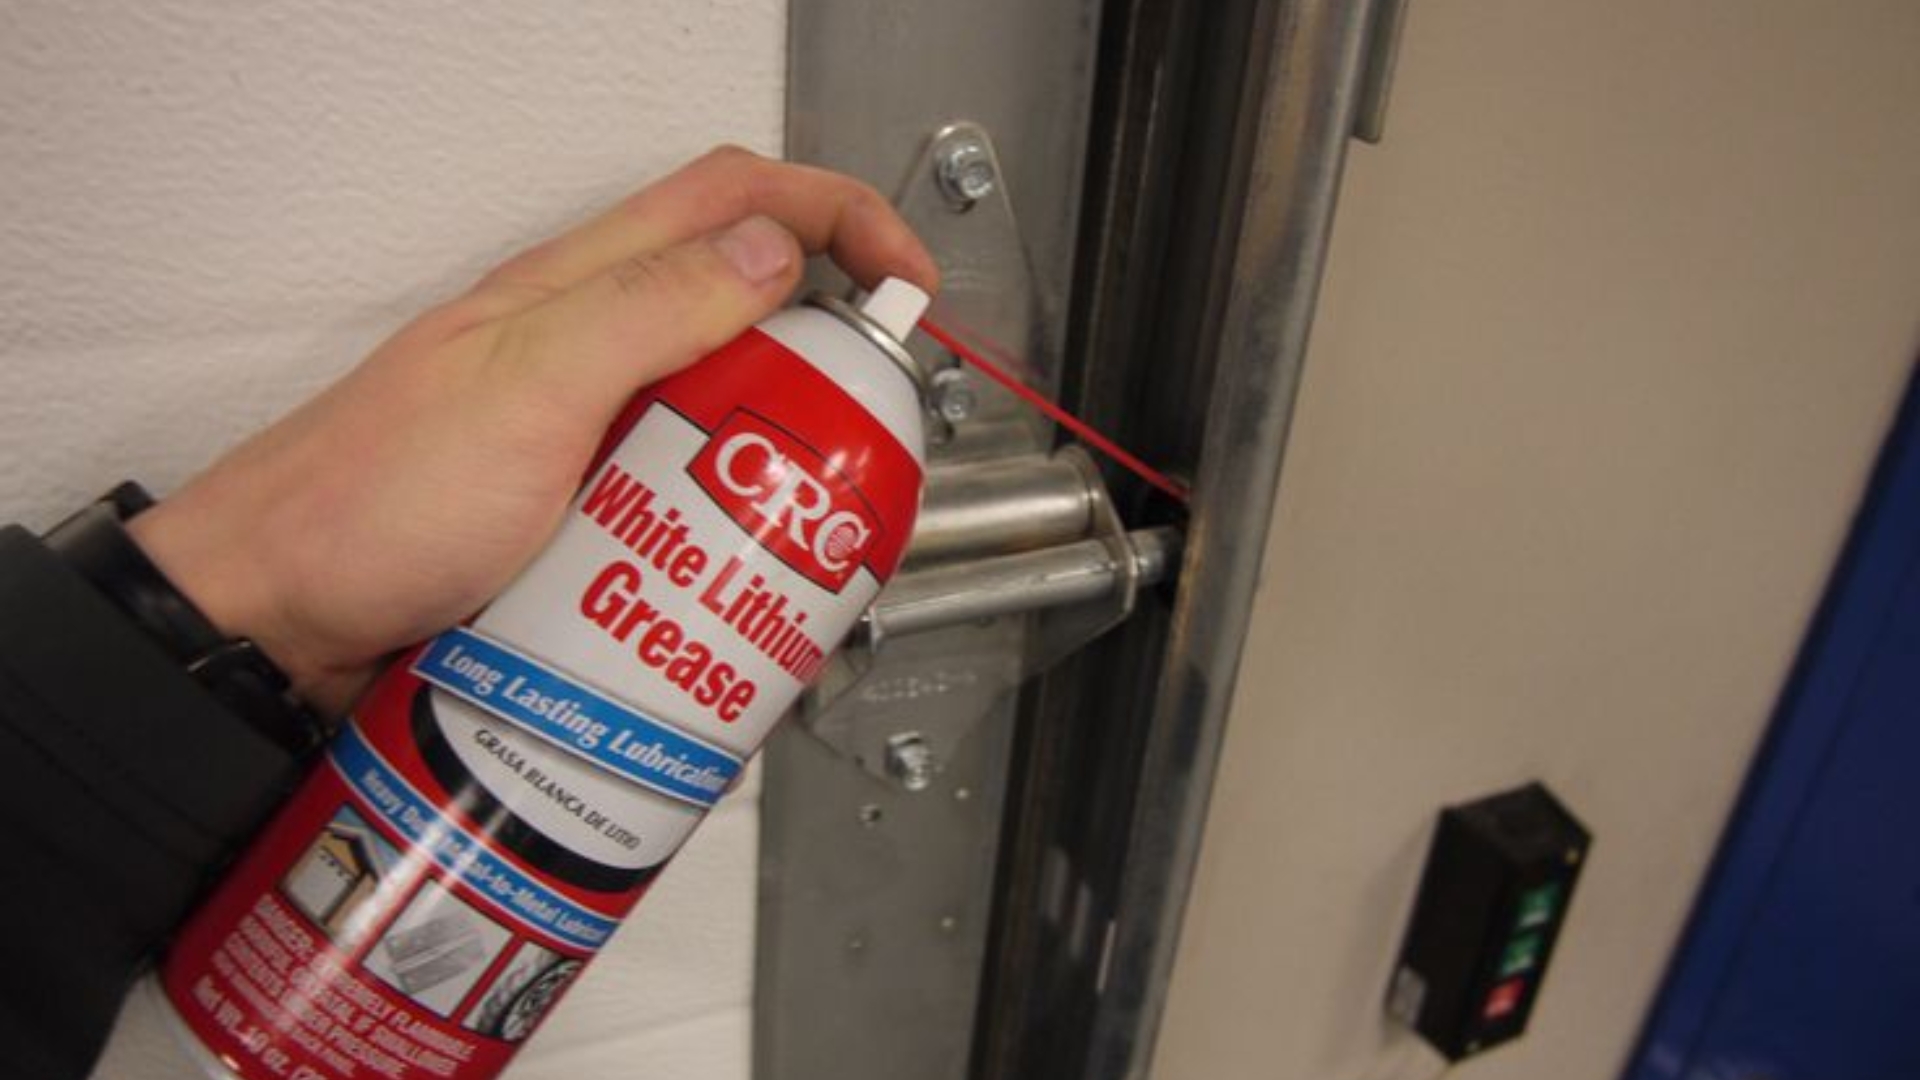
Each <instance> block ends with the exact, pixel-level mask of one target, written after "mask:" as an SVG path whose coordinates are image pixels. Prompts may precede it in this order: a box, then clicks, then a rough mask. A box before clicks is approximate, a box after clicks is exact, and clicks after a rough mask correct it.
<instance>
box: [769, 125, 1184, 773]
mask: <svg viewBox="0 0 1920 1080" xmlns="http://www.w3.org/2000/svg"><path fill="white" fill-rule="evenodd" d="M898 206H899V209H900V211H901V213H902V215H903V216H904V217H905V218H906V219H907V220H908V222H909V223H911V224H912V225H913V226H914V228H915V229H916V230H917V231H918V232H919V233H920V235H921V237H922V238H923V239H924V240H925V241H926V242H927V245H928V247H929V248H930V249H931V250H933V251H935V252H937V253H939V256H940V258H941V272H942V275H943V284H942V289H941V295H940V302H939V306H938V307H939V310H938V312H937V316H936V317H938V318H940V319H943V320H945V321H947V322H948V323H950V324H953V325H956V326H962V327H965V329H966V331H967V333H968V334H969V336H970V337H973V338H976V339H983V340H987V341H994V342H1000V343H1012V345H1013V346H1014V349H1017V350H1018V352H1017V354H1015V355H1009V353H1011V352H1013V350H1010V349H1006V348H1004V347H1003V348H1002V349H1001V350H999V351H1000V352H1001V353H1002V355H1001V356H999V357H996V359H998V360H1001V361H1004V362H1005V366H1006V367H1007V368H1008V370H1010V371H1012V372H1013V373H1015V374H1016V375H1017V376H1018V377H1020V378H1021V379H1023V380H1024V381H1026V382H1028V383H1029V385H1033V386H1036V387H1037V388H1039V389H1041V390H1042V391H1043V392H1044V391H1048V390H1050V389H1051V386H1052V382H1053V373H1052V372H1051V371H1048V370H1046V369H1045V367H1044V365H1041V364H1035V363H1031V362H1028V361H1026V360H1025V359H1024V357H1027V356H1033V355H1037V350H1038V349H1039V347H1040V338H1041V335H1040V334H1038V333H1037V332H1036V331H1037V328H1038V327H1040V326H1042V325H1044V322H1043V320H1044V319H1045V318H1046V317H1047V315H1048V313H1049V312H1050V311H1051V310H1052V308H1053V307H1054V305H1052V304H1050V303H1049V302H1048V301H1047V299H1046V298H1045V297H1043V296H1042V295H1041V294H1040V292H1039V291H1038V290H1037V288H1036V287H1035V277H1034V275H1033V273H1032V269H1031V265H1030V261H1029V258H1028V253H1027V250H1026V246H1025V244H1024V243H1023V241H1022V239H1021V235H1020V227H1019V223H1018V220H1017V219H1016V217H1015V215H1014V211H1013V203H1012V200H1011V197H1010V192H1009V191H1008V185H1007V184H1006V182H1005V179H1004V174H1003V172H1002V170H1001V166H1000V160H999V157H998V155H997V153H996V151H995V149H994V144H993V139H992V137H991V135H990V134H989V133H988V132H987V130H986V129H985V128H984V127H982V126H981V125H979V124H976V123H971V122H967V121H956V122H953V123H949V124H946V125H944V126H942V127H941V128H939V129H938V130H937V131H935V132H934V134H933V135H932V136H931V137H930V138H929V139H928V140H927V144H926V146H925V148H924V149H923V150H922V152H921V154H920V156H919V158H918V159H917V161H916V163H915V166H914V168H913V170H912V172H911V174H910V175H909V177H908V178H907V181H906V183H905V184H904V185H903V187H902V189H901V192H900V195H899V198H898ZM921 347H922V349H923V350H924V348H925V346H924V345H922V346H921ZM921 359H922V360H923V362H925V363H926V364H927V366H928V368H929V369H930V370H931V371H932V372H933V376H932V380H931V381H932V391H931V393H930V395H929V401H928V406H929V413H930V414H931V419H932V421H933V423H934V426H935V429H936V437H935V439H934V443H935V445H934V447H933V455H932V456H933V458H934V461H933V464H932V466H931V467H930V469H929V471H928V488H927V491H928V493H927V499H926V503H925V506H924V508H923V510H922V512H921V517H920V522H919V524H918V526H917V527H916V529H915V531H914V538H913V543H912V545H911V546H910V547H909V549H908V552H907V566H906V569H905V570H904V571H903V572H902V573H901V574H900V575H899V576H898V577H896V578H895V580H894V581H893V583H892V584H891V585H890V586H889V587H888V588H887V589H886V591H885V592H883V593H882V594H881V595H880V597H879V599H878V600H877V601H876V602H875V604H874V605H873V607H872V608H871V609H870V610H869V611H868V613H867V615H866V617H865V619H864V620H863V621H862V624H861V628H860V632H858V633H857V634H856V635H855V637H854V640H853V641H851V642H850V643H848V644H847V645H846V646H844V647H843V648H842V649H841V650H840V651H839V653H838V654H837V655H836V657H835V658H834V661H833V663H832V664H831V665H830V666H829V668H828V670H827V672H826V673H825V675H824V676H823V677H822V678H821V679H820V680H819V681H818V682H817V683H816V684H815V686H814V687H813V689H812V690H810V691H809V692H808V694H807V695H806V697H804V698H803V699H802V701H801V704H800V707H799V708H798V710H797V713H796V717H797V719H798V720H799V726H800V727H801V728H802V729H804V730H806V731H808V732H811V733H812V734H813V735H814V736H816V737H817V738H819V739H820V740H821V741H823V742H825V743H826V744H827V745H828V746H829V747H831V748H832V749H833V750H834V751H836V752H837V753H838V754H840V755H841V756H843V757H845V758H848V759H850V760H852V761H853V762H855V763H857V764H858V765H859V766H860V767H861V768H863V769H865V770H866V771H867V772H869V773H871V774H872V775H874V776H876V777H879V778H881V779H883V780H886V781H888V782H889V783H891V784H894V785H897V786H899V787H901V788H904V789H906V790H908V791H921V790H925V789H926V787H927V786H928V785H929V783H930V780H931V778H932V777H933V776H934V775H936V774H938V773H939V771H940V770H941V768H942V763H943V762H946V761H949V760H951V759H952V758H953V756H954V754H955V753H956V751H957V749H958V747H959V745H960V744H961V742H962V741H963V740H964V739H965V738H966V737H967V735H968V734H969V733H970V731H971V730H972V728H973V727H974V726H975V725H976V724H977V723H978V722H979V721H980V719H981V718H982V717H984V716H986V715H988V714H989V713H990V712H992V711H993V710H994V709H995V707H996V705H997V704H999V703H1000V702H1001V700H1002V699H1003V698H1004V697H1005V696H1006V695H1007V694H1008V693H1010V692H1011V691H1012V690H1014V689H1015V688H1016V687H1018V686H1019V685H1020V684H1021V683H1022V682H1023V681H1025V680H1026V679H1028V678H1031V677H1033V676H1034V675H1036V674H1038V673H1040V672H1042V671H1044V670H1046V669H1047V668H1048V667H1051V666H1052V665H1053V664H1055V663H1057V662H1059V661H1060V660H1061V659H1063V658H1065V657H1066V656H1068V655H1069V654H1071V653H1072V652H1074V651H1075V650H1076V649H1079V648H1080V647H1082V646H1084V645H1085V644H1086V643H1087V642H1089V641H1091V640H1093V639H1094V638H1095V637H1097V636H1099V635H1100V634H1101V633H1103V632H1105V631H1106V630H1107V629H1109V628H1111V627H1112V626H1114V625H1116V624H1117V623H1119V622H1120V621H1122V620H1124V619H1125V618H1126V617H1127V616H1128V615H1129V614H1130V613H1131V612H1132V610H1133V606H1134V602H1135V598H1136V596H1137V595H1138V592H1139V589H1140V588H1141V586H1142V585H1143V584H1146V583H1149V582H1151V581H1154V580H1158V579H1159V577H1160V576H1161V575H1162V574H1164V573H1165V572H1166V570H1167V568H1168V567H1169V566H1171V565H1173V564H1174V563H1175V562H1176V561H1177V560H1176V559H1175V558H1174V556H1173V554H1172V553H1173V552H1174V551H1175V550H1176V549H1177V547H1178V541H1179V538H1178V534H1177V533H1176V532H1174V531H1173V530H1171V529H1157V530H1150V531H1148V532H1144V533H1142V534H1139V535H1138V536H1130V535H1129V534H1128V532H1127V530H1126V527H1125V526H1124V524H1123V523H1122V522H1121V520H1120V516H1119V514H1118V513H1117V512H1116V511H1115V509H1114V506H1113V503H1112V500H1111V499H1110V498H1109V497H1108V495H1107V491H1106V486H1105V483H1104V482H1103V481H1102V479H1101V477H1100V473H1099V470H1098V468H1097V467H1096V466H1095V465H1094V463H1093V461H1092V459H1091V458H1089V457H1088V456H1087V454H1086V453H1085V452H1084V451H1082V450H1080V449H1079V448H1078V447H1067V448H1065V449H1063V450H1061V451H1059V452H1058V453H1055V454H1048V453H1047V450H1048V449H1049V448H1050V447H1051V446H1052V444H1053V440H1054V432H1053V425H1052V423H1051V422H1050V421H1048V420H1047V419H1046V417H1044V416H1042V415H1040V414H1039V413H1038V412H1037V411H1036V410H1034V409H1033V408H1031V407H1030V406H1029V405H1027V403H1025V402H1023V401H1021V400H1020V399H1019V397H1017V396H1016V395H1014V394H1012V393H1009V392H1008V391H1006V390H1004V389H1002V388H1001V387H999V386H998V385H995V384H993V383H991V382H989V381H987V380H983V379H976V378H974V377H973V375H972V374H971V372H969V371H968V370H967V369H964V368H962V367H960V366H959V363H960V362H959V360H958V358H956V357H953V356H951V355H948V354H946V353H945V352H944V351H939V352H938V353H937V354H936V355H933V356H932V357H927V356H924V355H923V356H922V357H921Z"/></svg>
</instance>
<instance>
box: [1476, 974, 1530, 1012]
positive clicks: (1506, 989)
mask: <svg viewBox="0 0 1920 1080" xmlns="http://www.w3.org/2000/svg"><path fill="white" fill-rule="evenodd" d="M1526 992H1527V980H1525V979H1508V980H1507V981H1506V982H1503V983H1501V984H1500V985H1499V986H1496V987H1494V988H1493V992H1492V993H1491V994H1488V995H1487V1006H1486V1008H1484V1009H1481V1010H1480V1015H1481V1016H1482V1017H1484V1018H1486V1019H1488V1020H1499V1019H1501V1018H1502V1017H1504V1016H1506V1015H1507V1014H1508V1013H1511V1012H1512V1011H1513V1010H1515V1009H1517V1008H1519V1007H1520V996H1521V995H1522V994H1525V993H1526Z"/></svg>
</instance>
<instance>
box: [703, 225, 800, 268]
mask: <svg viewBox="0 0 1920 1080" xmlns="http://www.w3.org/2000/svg"><path fill="white" fill-rule="evenodd" d="M713 246H714V247H715V248H716V249H717V250H718V251H719V252H720V257H721V258H723V259H726V260H727V262H729V263H731V264H732V265H733V268H734V269H735V270H737V271H739V272H740V276H741V277H743V278H746V279H747V280H748V281H749V282H751V283H753V284H755V285H764V284H766V283H767V282H769V281H772V280H773V279H774V278H777V277H779V276H780V275H781V274H784V273H786V272H787V268H788V267H789V266H791V265H793V237H792V236H790V235H788V233H787V230H785V229H783V228H781V227H780V226H778V225H776V224H774V223H773V222H772V221H771V220H769V219H767V218H764V217H750V218H747V219H746V220H745V221H742V222H739V223H738V224H736V225H734V226H733V227H732V228H730V229H728V230H727V231H726V232H723V233H721V234H720V235H719V236H716V237H714V239H713Z"/></svg>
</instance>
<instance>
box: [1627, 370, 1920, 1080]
mask: <svg viewBox="0 0 1920 1080" xmlns="http://www.w3.org/2000/svg"><path fill="white" fill-rule="evenodd" d="M1625 1075H1626V1080H1920V380H1916V381H1915V382H1914V383H1913V384H1911V385H1910V386H1909V387H1908V391H1907V396H1906V399H1905V402H1904V403H1903V405H1902V407H1901V410H1900V415H1899V418H1898V420H1897V421H1896V423H1895V426H1894V429H1893V434H1892V435H1891V437H1890V438H1889V440H1888V443H1887V446H1886V449H1885V450H1884V451H1883V452H1882V455H1881V459H1880V464H1879V467H1878V469H1877V471H1876V473H1875V476H1874V480H1873V482H1872V485H1871V486H1870V488H1869V489H1868V494H1867V498H1866V501H1865V503H1864V504H1863V506H1862V509H1861V512H1860V516H1859V518H1858V520H1857V521H1856V522H1855V524H1854V531H1853V536H1852V538H1851V540H1850V541H1849V543H1848V545H1847V549H1846V551H1845V553H1844V554H1843V555H1842V557H1841V560H1840V563H1839V566H1838V568H1837V570H1836V571H1835V575H1834V578H1833V581H1832V582H1831V583H1830V585H1829V589H1828V595H1827V597H1826V600H1825V602H1824V603H1823V605H1822V607H1821V610H1820V613H1819V615H1818V616H1817V617H1816V619H1815V621H1814V624H1813V626H1812V628H1811V629H1810V630H1809V633H1808V637H1807V641H1806V643H1805V645H1804V646H1803V648H1802V651H1801V655H1800V659H1799V662H1798V664H1797V666H1796V668H1795V671H1794V674H1793V678H1792V680H1791V681H1790V682H1789V684H1788V687H1787V690H1786V693H1785V694H1784V696H1783V697H1782V699H1781V703H1780V708H1779V712H1778V714H1777V715H1776V716H1775V718H1774V722H1773V726H1772V729H1771V730H1770V731H1769V733H1768V735H1767V738H1766V741H1765V743H1764V744H1763V746H1762V748H1761V751H1760V754H1759V756H1758V757H1757V758H1756V759H1755V763H1754V767H1753V771H1752V773H1751V774H1750V775H1749V777H1748V779H1747V784H1746V788H1745V790H1744V791H1743V793H1742V795H1741V799H1740V804H1739V806H1738V808H1737V809H1736V812H1735V815H1734V817H1733V820H1732V824H1731V825H1730V826H1729V828H1728V831H1727V834H1726V836H1725V837H1724V838H1723V840H1722V841H1721V850H1720V852H1719V855H1718V856H1717V859H1716V862H1715V865H1714V867H1713V870H1712V872H1711V873H1710V875H1709V876H1708V879H1707V883H1706V885H1705V887H1704V889H1703V890H1702V893H1701V896H1700V899H1699V901H1698V903H1697V904H1696V907H1695V911H1694V914H1693V918H1692V923H1691V925H1690V926H1689V928H1688V931H1687V934H1686V937H1685V939H1684V941H1683V943H1682V945H1681V948H1680V950H1679V951H1678V952H1677V953H1676V954H1675V958H1674V963H1673V967H1672V968H1671V970H1670V971H1669V972H1668V974H1667V982H1666V985H1665V987H1664V988H1663V989H1662V991H1661V994H1660V997H1659V999H1658V1001H1657V1002H1656V1004H1655V1007H1654V1010H1653V1012H1652V1014H1651V1015H1650V1016H1649V1018H1648V1021H1647V1025H1646V1028H1645V1030H1644V1032H1643V1033H1642V1037H1641V1045H1640V1047H1639V1048H1638V1050H1637V1052H1636V1053H1635V1055H1634V1057H1633V1060H1632V1061H1631V1063H1630V1064H1629V1065H1628V1067H1627V1071H1626V1074H1625Z"/></svg>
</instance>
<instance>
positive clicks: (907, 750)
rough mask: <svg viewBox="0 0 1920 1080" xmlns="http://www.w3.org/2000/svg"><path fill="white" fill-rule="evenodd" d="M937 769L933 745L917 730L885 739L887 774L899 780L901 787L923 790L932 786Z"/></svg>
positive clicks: (916, 790) (910, 789)
mask: <svg viewBox="0 0 1920 1080" xmlns="http://www.w3.org/2000/svg"><path fill="white" fill-rule="evenodd" d="M937 771H939V770H938V766H937V765H936V764H935V762H934V760H933V747H931V746H929V745H928V744H927V740H926V739H924V738H922V737H921V735H920V733H919V732H917V731H909V732H906V733H905V734H901V735H895V736H894V737H893V738H891V739H888V740H887V775H889V776H891V777H893V778H894V779H895V780H898V781H900V786H901V787H903V788H906V789H907V790H908V791H914V792H919V791H925V790H927V788H929V787H931V786H933V774H934V773H935V772H937Z"/></svg>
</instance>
